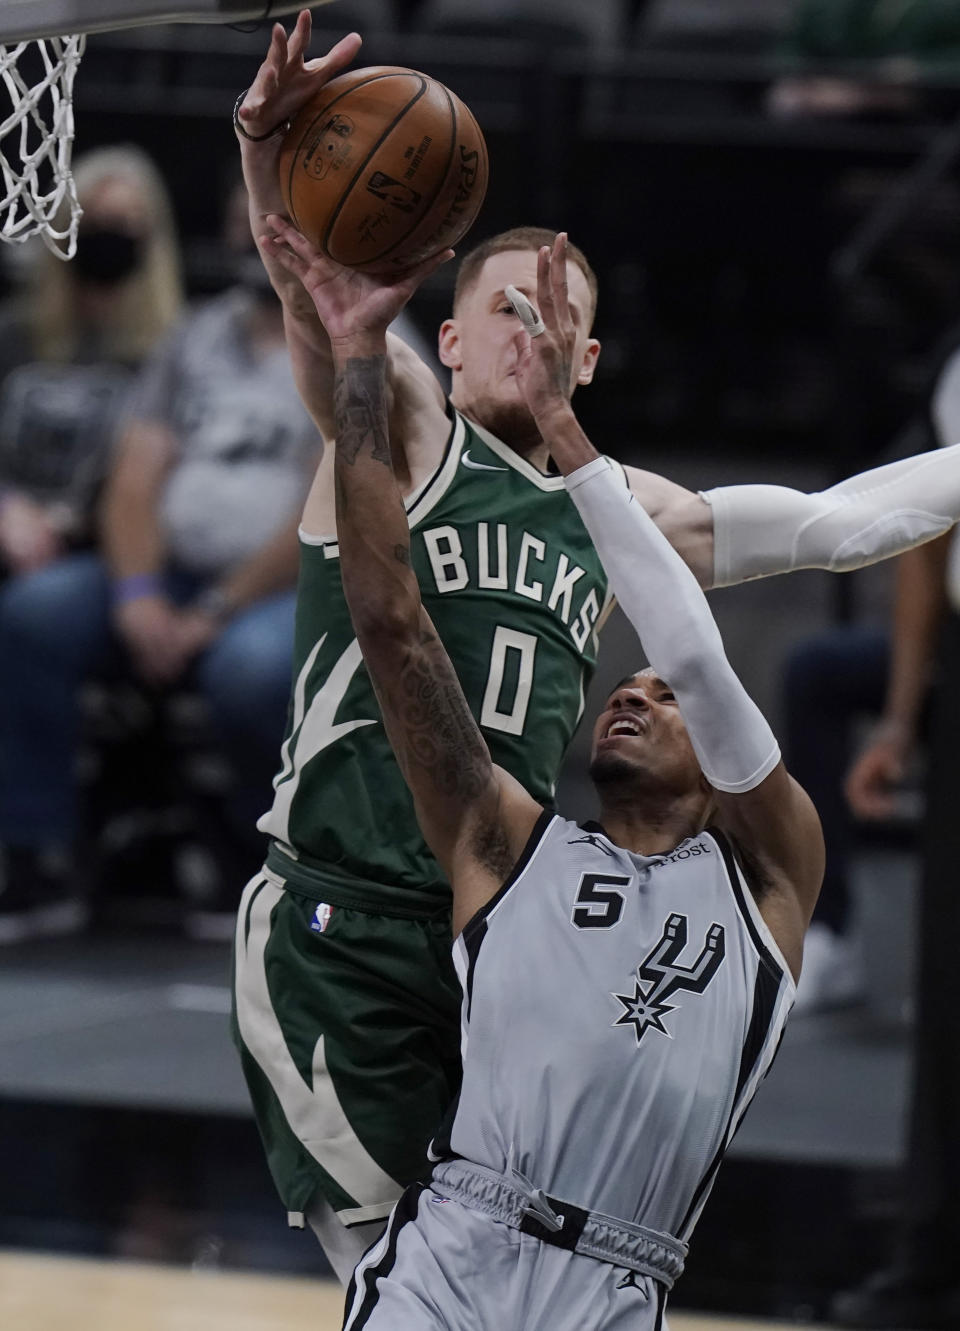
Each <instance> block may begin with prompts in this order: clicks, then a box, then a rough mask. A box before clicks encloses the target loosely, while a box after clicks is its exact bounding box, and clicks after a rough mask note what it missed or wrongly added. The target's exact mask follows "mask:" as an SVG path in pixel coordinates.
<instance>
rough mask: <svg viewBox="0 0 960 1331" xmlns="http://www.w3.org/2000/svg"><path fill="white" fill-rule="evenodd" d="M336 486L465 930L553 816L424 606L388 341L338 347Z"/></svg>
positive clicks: (357, 595) (359, 612)
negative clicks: (522, 776)
mask: <svg viewBox="0 0 960 1331" xmlns="http://www.w3.org/2000/svg"><path fill="white" fill-rule="evenodd" d="M334 362H335V370H336V379H335V389H334V411H335V416H336V425H337V448H336V461H335V464H334V465H335V472H334V476H335V488H336V500H337V537H338V541H339V545H340V562H341V569H342V575H343V588H344V593H345V595H346V598H347V604H348V605H349V607H350V614H351V616H352V618H353V624H354V628H355V630H356V633H357V638H358V640H359V642H360V647H361V650H362V651H363V656H364V660H365V662H366V666H367V670H368V671H369V673H370V678H371V680H372V682H373V686H374V688H375V689H376V692H377V697H378V699H379V701H380V707H381V710H382V713H383V719H384V724H385V726H386V729H387V733H388V735H389V737H390V742H391V744H392V745H393V751H394V753H395V754H396V757H397V762H398V763H399V765H400V769H401V771H402V772H403V775H404V778H405V779H406V782H407V784H408V785H409V787H410V789H411V791H412V793H413V797H414V801H415V803H416V808H417V818H418V820H419V823H420V827H421V830H422V831H423V834H424V837H425V838H426V841H427V843H428V844H429V846H430V848H431V849H432V850H433V852H434V854H435V855H436V856H437V858H438V860H439V861H440V863H441V864H442V865H443V867H444V869H445V870H446V872H447V874H448V876H449V877H450V880H451V882H452V884H453V887H454V925H455V928H459V927H462V925H463V924H464V923H465V922H466V920H467V919H469V917H470V916H471V915H472V914H473V912H474V911H475V910H476V909H478V908H479V907H480V906H481V905H483V904H484V902H485V901H486V900H488V899H489V897H490V896H492V895H493V893H494V892H496V890H497V888H498V887H499V886H500V884H501V883H502V881H503V879H504V878H505V877H506V876H507V874H508V873H509V871H510V869H511V868H512V866H513V864H514V862H515V860H516V859H517V857H518V855H519V854H520V852H521V850H522V849H523V846H524V844H525V843H526V840H527V838H528V836H529V834H530V831H531V829H532V827H533V825H534V823H535V822H536V820H537V818H538V816H539V814H540V812H541V810H540V806H539V805H538V804H537V803H536V801H535V800H533V799H532V798H531V796H529V795H528V794H527V793H526V791H524V790H523V788H522V787H521V786H520V785H519V784H518V783H517V782H516V781H514V780H513V778H512V777H510V776H509V775H508V774H507V773H506V772H504V771H503V770H502V769H501V768H498V767H496V766H495V765H494V763H493V761H492V759H491V757H490V753H489V750H488V749H487V746H486V744H485V742H484V739H483V736H482V735H481V733H480V730H479V728H478V726H477V723H476V721H475V720H474V718H473V716H472V715H471V713H470V709H469V708H468V706H467V702H466V699H465V698H464V696H463V690H462V689H461V688H460V683H459V680H458V679H457V676H456V672H455V671H454V668H453V664H452V662H451V661H450V658H449V656H448V655H447V653H446V651H445V650H444V647H443V644H442V642H441V641H440V639H439V638H438V636H437V633H436V630H435V629H434V626H433V623H432V622H431V620H430V617H429V615H428V614H427V612H426V610H425V609H424V607H423V603H422V601H421V599H420V588H419V586H418V584H417V579H416V575H415V574H414V572H413V568H412V566H411V561H410V531H409V528H408V526H407V516H406V513H405V511H404V507H403V502H402V500H401V498H400V491H399V489H398V487H397V484H396V481H395V479H394V476H393V470H392V465H391V457H390V447H389V439H388V431H387V398H386V346H385V343H384V342H383V340H382V339H381V338H380V337H378V336H376V335H364V336H363V337H354V338H351V339H350V340H349V342H347V343H345V344H341V345H337V346H335V349H334Z"/></svg>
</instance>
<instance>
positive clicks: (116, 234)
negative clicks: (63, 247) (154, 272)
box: [73, 226, 143, 286]
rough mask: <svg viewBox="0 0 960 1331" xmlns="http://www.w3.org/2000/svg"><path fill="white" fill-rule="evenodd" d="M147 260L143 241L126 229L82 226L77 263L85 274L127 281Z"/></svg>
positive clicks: (103, 281)
mask: <svg viewBox="0 0 960 1331" xmlns="http://www.w3.org/2000/svg"><path fill="white" fill-rule="evenodd" d="M142 260H143V242H142V241H141V239H140V238H139V237H138V236H131V235H130V234H129V232H126V231H114V230H113V229H112V228H110V227H97V226H91V227H87V228H84V227H81V228H80V232H79V235H78V236H77V252H76V254H75V256H74V259H73V264H74V267H75V268H76V271H77V273H78V274H79V275H80V276H81V277H85V278H87V279H88V281H91V282H99V283H100V284H101V285H102V286H113V285H114V284H116V283H120V282H123V281H125V280H126V279H127V278H128V277H129V276H130V274H131V273H133V272H135V271H136V269H137V268H139V266H140V264H141V262H142Z"/></svg>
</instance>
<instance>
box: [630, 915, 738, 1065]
mask: <svg viewBox="0 0 960 1331" xmlns="http://www.w3.org/2000/svg"><path fill="white" fill-rule="evenodd" d="M686 945H687V917H686V916H685V915H670V916H668V917H667V922H666V924H665V925H664V926H663V934H662V936H661V938H660V941H659V942H658V943H657V944H656V946H655V947H653V948H652V949H651V950H650V952H649V953H648V954H647V956H646V957H645V958H644V959H643V961H641V963H640V965H639V966H638V967H637V978H636V980H635V981H634V986H633V993H632V994H630V995H627V994H614V995H613V997H614V998H615V999H616V1000H617V1002H618V1003H621V1004H622V1005H623V1012H622V1013H621V1014H620V1016H619V1017H617V1019H616V1021H615V1022H613V1025H614V1026H632V1027H633V1031H634V1034H635V1035H636V1037H637V1044H639V1043H640V1041H641V1040H642V1039H643V1036H644V1035H645V1034H646V1032H647V1031H648V1030H655V1031H659V1032H660V1033H661V1035H666V1036H669V1035H670V1032H669V1031H668V1030H667V1028H666V1026H664V1024H663V1018H664V1017H665V1016H666V1014H667V1013H668V1012H672V1011H673V1010H674V1007H675V1006H676V1004H674V1003H668V1002H667V1001H666V1000H667V999H668V998H670V997H671V996H672V995H673V994H676V993H678V992H679V991H681V990H686V991H687V992H688V993H693V994H702V993H703V991H704V989H706V987H707V985H708V984H709V983H710V981H711V980H712V979H713V977H714V976H715V975H716V973H717V971H718V970H719V968H720V965H721V963H722V961H723V957H724V952H725V951H726V941H725V935H724V931H723V926H722V925H720V924H711V926H710V928H709V929H708V930H707V936H706V939H705V940H704V944H703V947H702V948H701V950H700V955H699V956H698V957H697V959H696V961H695V962H694V963H693V965H692V966H682V965H681V964H680V962H679V961H678V960H677V958H678V957H679V956H680V954H681V952H682V951H683V950H684V948H685V947H686Z"/></svg>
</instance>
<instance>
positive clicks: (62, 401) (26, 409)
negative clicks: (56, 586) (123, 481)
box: [0, 146, 183, 577]
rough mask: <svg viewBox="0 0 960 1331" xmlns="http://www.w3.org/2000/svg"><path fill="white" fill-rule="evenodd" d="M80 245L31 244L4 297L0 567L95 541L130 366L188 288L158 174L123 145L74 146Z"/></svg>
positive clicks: (25, 564)
mask: <svg viewBox="0 0 960 1331" xmlns="http://www.w3.org/2000/svg"><path fill="white" fill-rule="evenodd" d="M74 177H75V180H76V185H77V193H78V197H79V200H80V203H81V205H82V207H83V210H84V215H83V219H82V221H81V224H80V230H79V234H78V238H77V253H76V255H75V257H74V258H73V260H72V261H71V262H69V263H64V262H63V261H62V260H60V259H57V258H56V257H55V256H54V255H53V254H51V253H50V252H49V250H47V249H42V250H40V251H39V252H38V254H37V256H36V262H35V263H34V264H33V266H32V267H31V269H30V271H29V276H28V279H27V283H26V287H25V290H24V291H23V293H22V294H21V295H19V296H17V297H15V298H13V299H11V300H10V301H8V302H7V304H6V305H5V306H4V307H3V309H0V577H2V576H3V574H4V572H6V573H8V574H17V573H26V572H29V571H31V570H35V569H38V568H41V567H43V566H44V565H45V564H49V563H51V562H52V561H53V560H55V559H57V558H59V557H60V556H61V555H63V554H65V553H66V552H67V551H68V550H71V549H76V548H78V547H81V548H82V547H85V546H89V545H90V544H91V542H92V540H93V510H94V504H95V500H96V496H97V492H98V489H99V486H100V483H101V482H102V479H103V476H104V473H105V471H106V467H107V462H108V456H109V448H110V443H111V440H112V437H113V433H114V430H115V428H116V425H117V423H118V419H119V415H120V412H121V410H122V407H123V402H124V398H125V395H126V393H127V391H128V389H129V386H130V383H131V381H132V378H133V372H134V370H135V369H136V368H137V367H138V366H139V364H140V363H141V361H142V360H143V358H144V357H145V356H146V355H147V353H148V352H150V351H151V350H152V349H153V347H154V346H156V344H157V342H158V340H159V339H160V338H161V337H162V336H163V335H164V334H165V333H166V332H167V331H168V330H169V328H170V327H171V325H172V323H173V321H174V319H175V318H176V317H177V315H178V313H179V311H180V307H181V304H182V300H183V287H182V281H181V276H180V259H179V252H178V247H177V241H176V235H175V231H174V222H173V212H172V209H171V206H170V200H169V196H168V194H167V190H166V187H165V185H164V183H163V180H162V179H161V177H160V174H159V172H158V171H157V169H156V167H155V166H154V165H153V163H152V162H151V161H150V159H149V158H148V157H147V155H146V154H145V153H143V152H142V151H141V150H140V149H139V148H135V147H132V146H118V147H110V148H99V149H96V150H94V151H93V152H90V153H87V154H86V155H85V156H83V157H80V158H78V159H77V162H76V164H75V169H74Z"/></svg>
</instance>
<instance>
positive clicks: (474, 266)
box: [453, 226, 598, 323]
mask: <svg viewBox="0 0 960 1331" xmlns="http://www.w3.org/2000/svg"><path fill="white" fill-rule="evenodd" d="M554 240H556V232H555V231H550V230H549V229H548V228H547V227H544V226H515V227H513V228H512V229H511V230H510V231H501V232H500V234H499V235H496V236H491V237H490V238H489V239H488V240H484V241H481V243H480V244H479V245H477V246H476V247H475V248H474V249H472V250H470V252H469V253H468V254H467V255H466V256H465V257H464V258H463V260H462V261H461V264H460V268H459V271H458V272H457V285H456V287H455V288H454V292H453V312H454V314H456V312H457V306H458V305H459V303H460V301H461V300H462V299H463V297H464V295H465V294H466V293H467V291H469V290H470V288H471V287H472V286H473V284H474V283H475V282H476V280H477V278H478V277H479V276H480V270H481V268H482V267H483V265H484V264H485V263H486V262H487V260H488V259H492V258H493V256H494V255H495V254H505V253H506V252H507V251H508V250H532V251H533V252H534V253H536V252H537V251H538V250H539V249H541V247H542V246H544V245H552V244H553V242H554ZM567 258H568V259H570V260H571V261H572V262H573V263H575V264H576V265H577V267H578V268H579V269H580V271H581V272H582V273H583V275H584V277H585V278H586V279H587V286H588V287H589V288H590V300H591V307H590V321H591V323H592V322H593V318H594V316H595V315H596V312H597V293H598V285H597V275H596V273H595V272H594V271H593V269H592V268H591V267H590V263H589V260H588V259H587V256H586V255H585V254H584V252H583V250H582V249H580V247H579V246H578V245H574V244H572V243H571V242H570V241H567Z"/></svg>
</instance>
